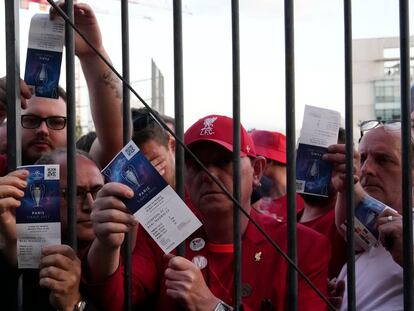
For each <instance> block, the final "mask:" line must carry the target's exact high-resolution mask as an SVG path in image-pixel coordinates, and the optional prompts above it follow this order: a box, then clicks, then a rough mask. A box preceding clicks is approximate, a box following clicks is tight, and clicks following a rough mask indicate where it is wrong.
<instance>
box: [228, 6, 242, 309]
mask: <svg viewBox="0 0 414 311" xmlns="http://www.w3.org/2000/svg"><path fill="white" fill-rule="evenodd" d="M231 21H232V23H231V25H232V55H233V196H234V198H235V199H236V200H237V201H238V202H240V31H239V1H238V0H232V1H231ZM233 241H234V242H233V243H234V309H235V310H242V306H241V303H242V302H241V282H242V280H241V247H242V246H241V233H240V211H239V209H238V208H237V206H234V207H233Z"/></svg>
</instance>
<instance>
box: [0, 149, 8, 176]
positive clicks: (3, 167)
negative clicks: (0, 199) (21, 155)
mask: <svg viewBox="0 0 414 311" xmlns="http://www.w3.org/2000/svg"><path fill="white" fill-rule="evenodd" d="M6 173H7V158H6V157H5V156H4V155H2V154H0V177H2V176H5V175H6Z"/></svg>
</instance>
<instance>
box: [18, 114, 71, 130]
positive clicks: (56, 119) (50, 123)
mask: <svg viewBox="0 0 414 311" xmlns="http://www.w3.org/2000/svg"><path fill="white" fill-rule="evenodd" d="M43 121H44V122H46V126H47V127H48V128H50V129H52V130H62V129H64V128H65V126H66V117H60V116H52V117H47V118H42V117H39V116H36V115H33V114H25V115H22V116H21V124H22V127H23V128H25V129H37V128H38V127H39V126H40V125H41V124H42V122H43Z"/></svg>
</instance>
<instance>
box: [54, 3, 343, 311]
mask: <svg viewBox="0 0 414 311" xmlns="http://www.w3.org/2000/svg"><path fill="white" fill-rule="evenodd" d="M49 1H50V0H48V2H49ZM49 3H50V4H51V5H52V6H53V7H54V8H55V9H56V11H57V12H58V13H59V14H60V15H61V16H62V18H63V19H64V20H65V21H66V22H68V23H69V24H70V25H71V27H72V28H74V29H75V30H76V32H77V33H78V34H79V35H80V36H81V37H82V38H83V39H84V40H85V42H86V43H87V44H88V45H89V46H90V47H91V49H92V50H93V51H94V52H95V53H96V54H97V55H98V56H99V58H100V59H101V60H102V61H103V62H104V63H105V64H106V65H107V66H108V67H109V68H110V69H111V70H112V71H113V73H115V75H116V76H117V77H118V78H119V79H120V80H121V81H122V82H123V83H124V84H125V85H126V86H127V88H128V89H129V90H130V91H131V92H132V93H133V94H134V95H135V96H136V97H137V98H138V99H139V100H140V101H141V102H142V103H143V104H144V106H145V107H146V108H147V109H148V110H150V111H152V109H151V107H150V106H149V105H148V104H147V103H146V102H145V100H143V99H142V97H141V96H140V95H139V94H138V93H137V92H136V91H135V90H134V89H133V88H132V87H131V85H130V84H129V83H128V82H127V81H126V80H125V79H124V77H123V76H122V75H121V74H120V73H119V72H118V71H117V70H116V69H115V68H114V67H113V66H112V64H111V63H110V62H109V61H108V60H106V59H105V57H104V56H103V55H102V54H101V53H100V52H99V51H98V50H97V49H96V48H95V47H94V46H93V45H92V44H91V43H90V42H89V40H88V39H87V38H86V37H85V36H84V35H83V34H82V32H80V31H79V29H78V28H77V27H76V26H75V25H74V24H73V22H71V21H69V20H68V18H67V16H66V14H65V13H64V12H63V11H61V10H60V9H59V8H58V7H57V6H56V4H53V2H49ZM153 117H154V118H155V119H156V120H157V121H158V122H159V123H160V124H161V125H162V126H163V127H164V129H165V130H166V131H168V132H169V133H170V134H171V135H172V136H173V137H174V138H175V139H176V141H177V142H178V143H179V144H180V145H181V146H182V147H183V148H184V149H185V151H186V152H187V153H188V154H189V156H191V157H192V158H194V160H195V161H196V162H197V164H198V165H200V167H201V169H203V170H204V171H205V172H206V174H207V175H208V176H209V177H210V178H211V179H212V180H213V181H214V182H215V183H216V184H217V186H218V187H219V188H220V189H221V190H222V191H223V192H224V193H225V194H226V195H227V196H228V197H229V199H230V200H231V201H232V202H233V203H234V205H235V206H236V207H237V208H238V209H239V211H240V212H241V213H243V214H244V216H245V217H247V218H248V219H249V221H250V222H251V223H252V225H253V226H255V227H256V228H257V229H258V230H259V231H260V232H261V234H263V236H264V237H265V238H266V240H268V242H269V243H271V244H272V246H273V247H274V248H275V250H276V251H277V252H278V253H280V255H281V256H282V257H283V258H284V259H285V260H286V261H287V262H288V263H289V265H290V266H292V267H293V269H295V270H296V271H297V272H298V273H299V274H300V275H301V277H302V278H303V279H304V280H305V281H306V282H307V283H308V284H309V286H311V287H312V289H313V290H314V291H315V292H316V293H317V294H318V295H319V297H320V298H321V299H322V300H324V301H325V303H326V304H327V306H328V307H329V308H330V309H332V310H334V309H335V308H334V307H333V306H332V305H331V304H330V302H329V301H328V300H327V298H326V297H324V296H323V294H322V293H321V292H320V291H319V290H318V288H316V287H315V286H314V285H313V284H312V282H311V281H310V280H309V278H308V277H307V276H306V275H305V274H304V273H303V272H302V271H301V270H300V269H299V268H298V267H297V264H296V263H295V262H293V261H292V260H291V259H290V258H289V257H288V256H287V255H286V254H285V253H284V252H283V251H282V249H281V248H280V247H279V246H278V245H277V244H276V243H275V242H274V241H273V240H272V239H271V238H270V236H269V235H268V234H267V233H266V232H265V231H264V230H263V229H262V228H261V227H260V225H258V224H257V222H256V221H255V220H254V219H253V218H251V216H250V215H249V214H248V213H247V212H246V211H245V210H243V208H242V207H241V206H240V203H239V202H238V200H236V199H235V198H234V197H233V196H232V195H231V194H230V193H229V192H228V190H227V189H226V188H225V187H224V186H223V185H222V184H221V183H220V182H219V180H218V179H217V177H215V176H214V175H212V174H211V173H210V172H209V171H208V169H207V168H206V167H205V166H204V165H203V164H202V163H201V162H200V161H199V160H198V159H197V157H196V156H195V155H194V154H193V153H192V152H191V150H189V149H188V147H186V146H185V145H184V143H183V141H182V139H180V138H179V137H178V136H177V135H176V134H175V133H174V132H173V131H172V130H171V129H170V128H169V127H168V126H167V125H166V124H165V122H164V121H163V120H162V119H161V118H160V117H159V116H157V115H156V114H153ZM293 140H294V138H293ZM238 149H240V148H238ZM294 204H295V201H294Z"/></svg>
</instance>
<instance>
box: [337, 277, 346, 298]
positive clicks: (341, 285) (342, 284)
mask: <svg viewBox="0 0 414 311" xmlns="http://www.w3.org/2000/svg"><path fill="white" fill-rule="evenodd" d="M344 292H345V281H344V280H340V281H338V282H337V283H336V295H337V296H341V297H342V296H343V295H344Z"/></svg>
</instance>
